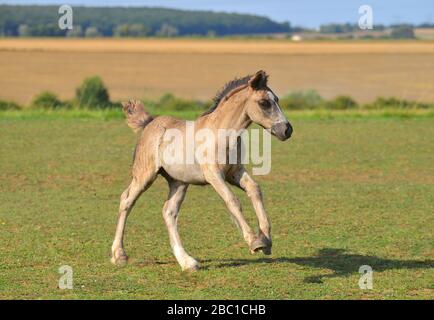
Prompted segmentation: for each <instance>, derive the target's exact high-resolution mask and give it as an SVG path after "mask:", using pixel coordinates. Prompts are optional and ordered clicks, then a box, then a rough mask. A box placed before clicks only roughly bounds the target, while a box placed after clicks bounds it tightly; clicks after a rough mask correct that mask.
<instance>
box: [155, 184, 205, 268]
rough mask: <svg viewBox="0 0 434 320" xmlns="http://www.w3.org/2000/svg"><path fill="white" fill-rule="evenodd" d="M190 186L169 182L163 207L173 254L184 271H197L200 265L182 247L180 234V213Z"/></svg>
mask: <svg viewBox="0 0 434 320" xmlns="http://www.w3.org/2000/svg"><path fill="white" fill-rule="evenodd" d="M187 187H188V185H187V184H185V183H181V182H178V181H172V180H170V181H169V188H170V191H169V196H168V199H167V201H166V203H165V204H164V207H163V217H164V221H165V222H166V226H167V230H168V231H169V237H170V246H171V247H172V251H173V254H174V255H175V258H176V260H177V261H178V263H179V264H180V266H181V268H182V270H183V271H184V270H192V271H194V270H197V269H198V268H199V263H198V262H197V261H196V260H195V259H194V258H192V257H191V256H189V255H188V253H187V252H186V251H185V250H184V247H183V246H182V242H181V238H180V237H179V234H178V228H177V223H178V213H179V208H180V206H181V203H182V201H184V198H185V194H186V192H187Z"/></svg>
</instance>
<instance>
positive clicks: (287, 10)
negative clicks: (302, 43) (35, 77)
mask: <svg viewBox="0 0 434 320" xmlns="http://www.w3.org/2000/svg"><path fill="white" fill-rule="evenodd" d="M0 3H2V4H69V5H72V6H74V5H88V6H154V7H155V6H159V7H169V8H180V9H192V10H214V11H225V12H239V13H253V14H257V15H263V16H268V17H270V18H272V19H274V20H277V21H290V22H291V23H292V24H293V25H301V26H307V27H318V26H319V25H321V24H324V23H331V22H338V23H343V22H351V23H357V21H358V8H359V6H361V5H363V4H368V5H371V6H372V8H373V10H374V23H378V24H391V23H403V22H410V23H415V24H418V23H422V22H430V23H434V0H287V1H285V0H103V1H102V0H61V1H59V0H0Z"/></svg>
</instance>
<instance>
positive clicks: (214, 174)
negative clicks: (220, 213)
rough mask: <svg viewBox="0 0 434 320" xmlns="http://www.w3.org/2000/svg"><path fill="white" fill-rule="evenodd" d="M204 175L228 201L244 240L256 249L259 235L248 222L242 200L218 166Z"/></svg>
mask: <svg viewBox="0 0 434 320" xmlns="http://www.w3.org/2000/svg"><path fill="white" fill-rule="evenodd" d="M204 175H205V178H206V180H207V182H208V183H209V184H210V185H212V186H213V187H214V189H215V190H216V191H217V193H218V194H219V195H220V197H221V198H222V199H223V200H224V202H225V203H226V206H227V208H228V210H229V212H230V213H231V214H232V216H233V217H234V218H235V221H236V223H237V225H238V226H239V227H240V228H241V231H242V232H243V237H244V240H245V241H246V242H247V244H248V245H249V247H250V250H251V251H254V248H253V247H252V245H253V244H254V242H255V241H256V240H257V237H256V235H255V233H254V232H253V230H252V228H251V227H250V226H249V225H248V224H247V221H246V220H245V219H244V216H243V213H242V210H241V204H240V201H239V200H238V199H237V197H236V196H235V194H234V193H233V192H232V191H231V189H229V187H228V186H227V184H226V183H225V180H224V179H223V176H222V173H221V172H219V171H218V169H217V168H214V167H213V168H208V170H205V171H204Z"/></svg>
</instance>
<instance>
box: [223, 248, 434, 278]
mask: <svg viewBox="0 0 434 320" xmlns="http://www.w3.org/2000/svg"><path fill="white" fill-rule="evenodd" d="M220 261H221V260H220ZM259 263H295V264H298V265H300V266H308V267H312V268H320V269H329V270H331V271H333V273H332V274H320V275H315V276H311V277H307V278H305V279H304V282H307V283H322V280H323V279H324V278H334V277H346V276H349V275H351V274H355V273H358V271H359V267H360V266H362V265H369V266H371V267H372V269H373V271H374V272H381V271H385V270H392V269H429V268H434V260H423V261H420V260H396V259H384V258H380V257H376V256H370V255H360V254H351V253H346V252H345V250H344V249H333V248H324V249H321V250H319V251H318V253H317V254H316V255H315V256H310V257H295V258H287V257H281V258H274V259H273V258H260V259H255V260H248V259H239V260H224V262H222V263H219V264H218V265H217V268H224V267H238V266H242V265H248V264H259Z"/></svg>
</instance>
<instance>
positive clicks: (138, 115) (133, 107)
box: [122, 100, 153, 132]
mask: <svg viewBox="0 0 434 320" xmlns="http://www.w3.org/2000/svg"><path fill="white" fill-rule="evenodd" d="M122 107H123V108H122V109H123V110H124V113H125V115H126V116H127V124H128V126H129V127H130V128H131V129H133V131H134V132H138V131H140V130H142V129H143V128H144V127H145V126H146V125H147V124H148V123H149V122H151V121H152V120H153V118H152V116H151V115H150V113H149V112H147V111H146V110H145V107H144V106H143V103H142V102H141V101H137V100H130V101H128V102H123V103H122Z"/></svg>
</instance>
